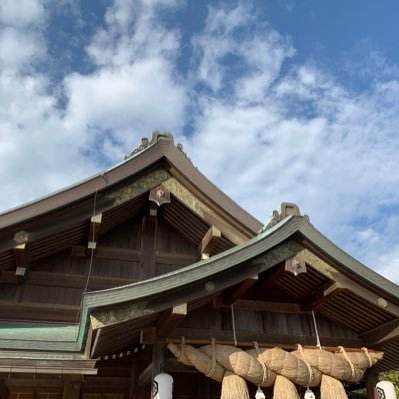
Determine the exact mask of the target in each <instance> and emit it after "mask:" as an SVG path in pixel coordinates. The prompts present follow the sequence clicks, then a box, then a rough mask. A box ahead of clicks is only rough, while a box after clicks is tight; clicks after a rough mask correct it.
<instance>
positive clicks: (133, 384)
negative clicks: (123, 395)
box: [129, 355, 140, 399]
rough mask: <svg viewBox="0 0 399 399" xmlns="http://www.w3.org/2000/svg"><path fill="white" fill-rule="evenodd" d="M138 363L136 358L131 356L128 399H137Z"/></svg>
mask: <svg viewBox="0 0 399 399" xmlns="http://www.w3.org/2000/svg"><path fill="white" fill-rule="evenodd" d="M139 370H140V368H139V361H138V359H137V356H136V355H134V356H133V360H132V369H131V373H130V388H129V399H138V398H139V372H140V371H139Z"/></svg>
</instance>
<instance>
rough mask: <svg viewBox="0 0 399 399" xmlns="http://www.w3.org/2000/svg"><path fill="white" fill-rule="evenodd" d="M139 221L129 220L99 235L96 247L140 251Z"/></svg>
mask: <svg viewBox="0 0 399 399" xmlns="http://www.w3.org/2000/svg"><path fill="white" fill-rule="evenodd" d="M140 237H141V219H140V218H139V219H130V220H128V221H126V222H124V223H122V224H120V225H119V226H116V227H114V228H113V229H111V230H109V231H107V232H106V233H105V234H104V235H101V236H100V238H99V240H98V243H97V245H98V246H105V247H117V248H129V249H140Z"/></svg>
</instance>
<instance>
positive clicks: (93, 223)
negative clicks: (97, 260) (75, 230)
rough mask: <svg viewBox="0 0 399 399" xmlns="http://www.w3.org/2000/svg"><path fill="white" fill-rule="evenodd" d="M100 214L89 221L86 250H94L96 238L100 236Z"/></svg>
mask: <svg viewBox="0 0 399 399" xmlns="http://www.w3.org/2000/svg"><path fill="white" fill-rule="evenodd" d="M102 217H103V215H102V213H99V214H97V215H94V216H92V217H91V219H90V229H89V237H88V241H87V248H88V249H91V250H94V249H95V248H96V246H97V241H98V237H99V236H100V230H101V220H102Z"/></svg>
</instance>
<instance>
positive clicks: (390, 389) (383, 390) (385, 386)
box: [376, 381, 398, 399]
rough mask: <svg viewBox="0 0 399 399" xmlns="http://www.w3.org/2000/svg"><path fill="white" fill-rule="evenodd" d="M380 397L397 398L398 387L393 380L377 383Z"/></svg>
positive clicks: (384, 398) (386, 398)
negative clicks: (396, 387)
mask: <svg viewBox="0 0 399 399" xmlns="http://www.w3.org/2000/svg"><path fill="white" fill-rule="evenodd" d="M376 388H377V393H378V397H379V398H381V399H397V398H398V397H397V396H396V389H395V386H394V385H393V384H392V382H389V381H380V382H379V383H378V384H377V387H376Z"/></svg>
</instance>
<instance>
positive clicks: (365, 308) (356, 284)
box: [0, 216, 399, 367]
mask: <svg viewBox="0 0 399 399" xmlns="http://www.w3.org/2000/svg"><path fill="white" fill-rule="evenodd" d="M293 256H299V257H302V259H303V260H305V261H306V263H307V264H308V265H310V273H309V274H308V273H304V274H303V276H302V275H300V276H299V277H295V276H293V275H291V274H290V273H288V274H287V273H286V274H284V275H283V276H284V277H282V278H280V279H279V280H278V284H280V286H281V287H282V288H284V287H286V289H288V290H289V289H290V288H289V287H290V284H291V286H293V284H294V286H295V287H296V289H297V292H298V295H299V296H300V295H301V290H304V292H306V291H307V290H309V289H311V290H313V292H315V289H316V288H317V286H319V285H320V281H321V280H320V279H324V280H329V281H330V282H334V283H335V284H336V285H338V286H339V288H340V289H339V290H337V294H336V295H335V296H332V297H331V298H329V299H328V300H326V301H325V302H323V303H322V304H319V305H320V306H319V307H318V310H317V311H318V312H320V313H321V314H323V315H325V316H327V317H329V318H332V319H333V320H336V321H339V322H340V323H341V324H345V325H349V326H351V323H353V322H354V321H353V320H356V319H359V320H360V319H363V320H364V325H362V324H361V323H359V324H358V328H357V333H358V334H359V335H360V336H362V335H363V336H364V338H365V341H366V342H368V341H369V342H370V343H371V344H375V343H378V342H381V343H382V344H383V348H384V345H385V346H386V345H388V346H387V348H388V349H389V353H390V356H391V357H389V356H388V357H387V362H388V363H387V364H389V366H390V367H391V366H395V367H397V366H398V364H397V361H396V360H392V359H393V357H392V353H394V354H397V353H399V342H397V336H396V335H395V336H394V337H391V338H393V339H390V340H389V342H383V340H381V339H379V338H378V337H379V334H380V335H382V337H383V338H384V337H385V336H384V331H383V327H385V328H389V327H390V326H391V327H392V323H396V324H398V320H399V287H398V286H397V285H396V284H394V283H392V282H390V281H389V280H386V279H385V278H383V277H382V276H380V275H379V274H377V273H376V272H374V271H372V270H371V269H369V268H367V267H366V266H364V265H362V264H361V263H359V262H358V261H356V260H355V259H353V258H352V257H351V256H349V255H348V254H346V253H345V252H344V251H342V250H341V249H339V248H338V247H337V246H335V245H334V244H333V243H332V242H331V241H329V240H328V239H327V238H326V237H324V236H323V235H322V234H321V233H320V232H319V231H318V230H317V229H315V228H314V227H313V226H312V225H311V223H310V222H309V221H308V220H307V219H306V218H304V217H302V216H290V217H287V218H285V219H284V220H281V221H280V222H278V223H277V224H276V225H274V226H273V227H271V228H269V229H266V230H265V231H263V232H261V233H260V234H259V235H257V236H256V237H254V238H252V239H250V240H248V241H247V242H245V243H243V244H240V245H237V246H235V247H233V248H231V249H229V250H226V251H224V252H223V253H220V254H217V255H215V256H213V257H211V258H210V259H207V260H203V261H200V262H197V263H195V264H192V265H190V266H187V267H184V268H182V269H180V270H178V271H175V272H172V273H168V274H165V275H162V276H159V277H155V278H152V279H149V280H145V281H142V282H139V283H135V284H130V285H126V286H122V287H117V288H112V289H108V290H103V291H97V292H89V293H86V294H85V295H84V297H83V305H82V311H81V317H80V326H79V331H78V332H77V334H76V335H75V337H74V338H72V339H71V335H70V334H69V333H70V332H68V334H67V335H65V337H64V338H65V340H62V339H61V340H60V339H59V337H60V336H62V329H63V328H66V327H60V326H57V327H56V326H54V327H48V330H47V333H46V337H47V338H46V341H45V342H44V341H43V340H42V334H39V335H37V334H36V333H35V331H34V329H32V330H31V332H29V331H27V330H25V331H24V335H23V336H19V333H18V328H15V329H14V335H13V337H10V336H9V335H8V336H7V337H6V336H4V333H2V334H1V335H0V347H1V348H4V349H29V350H34V349H35V350H58V351H63V352H68V351H69V352H79V351H82V350H83V348H84V345H85V342H86V337H87V334H88V331H89V326H90V325H91V328H92V329H93V330H94V348H93V349H92V354H93V356H98V355H101V354H104V353H109V352H112V351H118V350H120V349H123V348H125V347H126V346H128V345H134V344H137V342H138V340H139V334H140V331H141V330H142V329H143V328H145V327H146V326H150V325H154V323H155V324H156V323H157V321H158V320H159V319H160V318H161V317H162V313H163V312H165V311H167V310H168V309H170V308H171V307H174V306H177V305H180V304H182V303H184V302H185V303H188V304H189V305H188V306H189V307H190V306H191V307H195V306H196V305H197V304H198V303H203V302H204V301H205V302H206V301H212V299H213V297H212V296H213V294H215V293H217V292H221V291H223V290H225V289H227V288H229V287H232V286H234V285H236V284H239V283H240V282H242V281H245V280H246V279H248V278H250V277H251V276H254V275H258V274H260V273H263V274H265V273H266V274H267V273H269V272H273V271H274V270H275V268H276V267H277V265H279V264H280V263H281V262H282V261H283V260H286V259H289V258H291V257H293ZM267 276H268V277H267V278H268V279H273V278H274V277H273V276H272V275H267ZM319 280H320V281H319ZM266 281H267V279H266ZM293 281H294V282H297V283H293ZM276 282H277V280H276ZM312 284H313V285H314V287H312V286H311V285H312ZM301 287H302V288H301ZM307 299H309V293H308V294H307ZM315 300H317V298H316V299H315ZM201 301H202V302H201ZM348 303H349V305H350V306H346V304H348ZM337 309H338V311H337ZM381 326H382V327H381ZM355 330H356V329H355ZM391 330H392V328H391ZM395 331H396V330H394V333H395ZM127 332H129V334H128V333H127ZM53 333H56V334H57V337H58V338H55V336H53ZM26 334H30V337H29V338H28V337H27V336H26ZM60 334H61V335H60ZM68 335H69V337H68ZM385 335H386V334H385ZM19 337H20V338H19ZM118 337H119V338H118ZM387 367H388V366H387Z"/></svg>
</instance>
